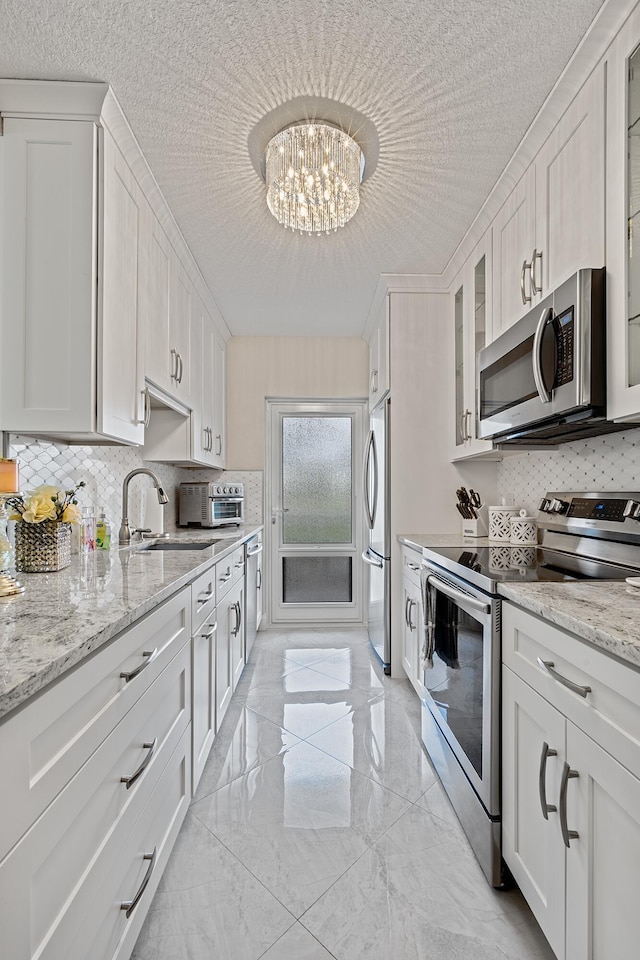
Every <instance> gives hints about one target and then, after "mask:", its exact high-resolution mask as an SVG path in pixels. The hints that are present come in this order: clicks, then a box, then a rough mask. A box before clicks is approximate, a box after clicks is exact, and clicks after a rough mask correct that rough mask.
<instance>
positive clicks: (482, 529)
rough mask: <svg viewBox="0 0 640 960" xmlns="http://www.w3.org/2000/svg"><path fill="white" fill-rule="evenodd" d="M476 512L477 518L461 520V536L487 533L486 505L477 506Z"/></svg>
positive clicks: (475, 535)
mask: <svg viewBox="0 0 640 960" xmlns="http://www.w3.org/2000/svg"><path fill="white" fill-rule="evenodd" d="M476 512H477V514H478V519H477V520H465V519H463V520H462V536H463V537H486V535H487V530H488V527H487V523H488V511H487V508H486V507H479V508H478V510H477V511H476Z"/></svg>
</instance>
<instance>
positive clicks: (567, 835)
mask: <svg viewBox="0 0 640 960" xmlns="http://www.w3.org/2000/svg"><path fill="white" fill-rule="evenodd" d="M579 776H580V774H579V773H578V771H577V770H572V769H571V767H570V766H569V764H568V763H565V765H564V767H563V768H562V780H561V781H560V831H561V833H562V839H563V841H564V845H565V847H570V846H571V844H570V842H569V841H570V840H577V839H578V838H579V836H580V834H579V833H578V831H577V830H569V829H568V827H567V786H568V784H569V780H575V779H576V777H579Z"/></svg>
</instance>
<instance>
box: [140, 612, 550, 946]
mask: <svg viewBox="0 0 640 960" xmlns="http://www.w3.org/2000/svg"><path fill="white" fill-rule="evenodd" d="M213 958H216V960H332V958H333V960H365V958H366V960H490V958H491V960H507V958H508V960H553V954H552V952H551V950H550V949H549V946H548V944H547V942H546V940H545V938H544V936H543V935H542V933H541V932H540V929H539V927H538V926H537V924H536V922H535V920H534V919H533V916H532V915H531V913H530V911H529V909H528V907H527V905H526V904H525V903H524V900H523V899H522V896H521V895H520V893H519V892H518V891H517V890H511V891H508V892H506V893H504V892H498V891H495V890H493V889H492V888H491V887H490V886H489V885H488V884H487V882H486V880H485V878H484V875H483V873H482V871H481V870H480V867H479V866H478V864H477V862H476V860H475V857H474V855H473V853H472V851H471V849H470V847H469V844H468V843H467V840H466V837H465V836H464V834H463V832H462V830H461V828H460V825H459V823H458V820H457V818H456V816H455V814H454V813H453V810H452V808H451V806H450V804H449V801H448V799H447V796H446V794H445V793H444V791H443V789H442V787H441V786H440V783H439V780H438V777H437V775H436V774H435V772H434V770H433V768H432V766H431V764H430V762H429V760H428V758H427V756H426V754H425V752H424V750H423V748H422V745H421V740H420V704H419V701H418V698H417V696H416V695H415V693H414V692H413V689H412V688H411V686H410V684H409V682H408V681H406V680H395V679H391V678H389V677H385V676H384V675H383V673H382V670H381V669H380V666H379V664H378V662H377V660H376V659H375V657H374V655H373V653H372V652H371V649H370V647H369V644H368V642H367V637H366V632H365V631H364V630H362V629H356V628H354V629H352V630H335V629H326V630H325V629H318V628H314V629H305V630H294V629H290V630H287V631H278V632H276V631H274V630H271V631H263V632H261V633H259V634H258V638H257V640H256V644H255V646H254V649H253V653H252V657H251V662H250V664H249V665H248V666H247V668H246V669H245V672H244V674H243V676H242V678H241V680H240V683H239V684H238V687H237V690H236V692H235V694H234V697H233V699H232V701H231V704H230V706H229V710H228V713H227V715H226V717H225V719H224V721H223V724H222V727H221V730H220V732H219V734H218V736H217V738H216V740H215V742H214V745H213V748H212V752H211V755H210V757H209V760H208V763H207V766H206V767H205V770H204V772H203V775H202V778H201V781H200V784H199V786H198V790H197V792H196V795H195V797H194V798H193V802H192V804H191V807H190V809H189V812H188V814H187V818H186V820H185V822H184V825H183V827H182V830H181V832H180V835H179V837H178V840H177V842H176V845H175V847H174V850H173V852H172V854H171V857H170V859H169V863H168V865H167V869H166V871H165V873H164V876H163V878H162V880H161V881H160V886H159V887H158V891H157V893H156V895H155V898H154V900H153V902H152V904H151V908H150V910H149V913H148V915H147V919H146V921H145V924H144V926H143V928H142V931H141V933H140V936H139V938H138V942H137V944H136V947H135V950H134V953H133V960H213Z"/></svg>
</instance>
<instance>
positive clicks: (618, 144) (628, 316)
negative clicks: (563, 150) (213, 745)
mask: <svg viewBox="0 0 640 960" xmlns="http://www.w3.org/2000/svg"><path fill="white" fill-rule="evenodd" d="M639 44H640V10H638V9H637V10H636V11H635V12H634V13H633V15H632V16H631V17H630V18H629V19H628V21H627V22H626V24H625V26H624V27H623V29H622V30H621V31H620V33H619V34H618V36H617V37H616V39H615V41H614V43H613V44H612V45H611V48H610V50H609V52H608V55H607V60H608V64H607V65H608V71H607V188H606V189H607V193H606V204H607V258H608V263H607V268H608V269H607V324H608V325H607V414H608V416H609V417H610V418H611V419H612V420H630V421H640V257H639V256H638V250H639V249H640V248H639V246H638V212H639V211H640V54H639V53H638V51H637V47H638V45H639Z"/></svg>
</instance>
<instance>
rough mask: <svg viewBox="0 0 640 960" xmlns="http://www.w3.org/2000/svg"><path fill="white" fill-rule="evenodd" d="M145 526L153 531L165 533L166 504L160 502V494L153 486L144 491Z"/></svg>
mask: <svg viewBox="0 0 640 960" xmlns="http://www.w3.org/2000/svg"><path fill="white" fill-rule="evenodd" d="M142 525H143V527H146V528H148V529H149V530H151V532H152V533H164V504H163V503H158V495H157V494H156V491H155V490H154V489H153V487H149V489H148V490H145V492H144V523H143V524H142Z"/></svg>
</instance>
